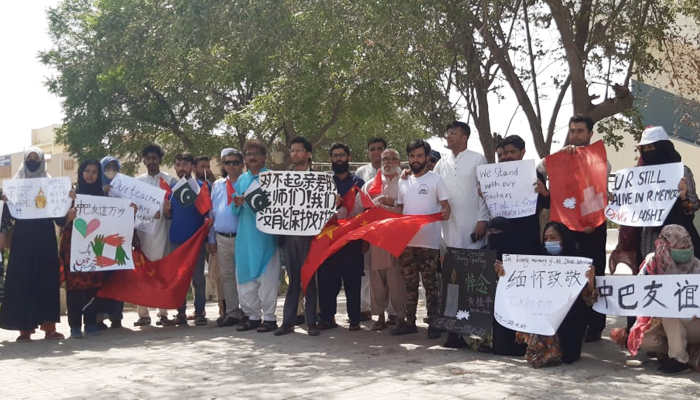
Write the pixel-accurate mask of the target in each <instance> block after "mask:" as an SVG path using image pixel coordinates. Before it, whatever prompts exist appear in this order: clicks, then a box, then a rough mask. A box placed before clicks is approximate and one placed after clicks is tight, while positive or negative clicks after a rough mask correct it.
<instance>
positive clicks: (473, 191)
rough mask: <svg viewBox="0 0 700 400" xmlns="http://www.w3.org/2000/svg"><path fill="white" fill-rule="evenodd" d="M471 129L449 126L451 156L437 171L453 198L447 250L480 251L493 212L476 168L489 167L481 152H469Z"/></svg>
mask: <svg viewBox="0 0 700 400" xmlns="http://www.w3.org/2000/svg"><path fill="white" fill-rule="evenodd" d="M470 132H471V130H470V129H469V125H467V124H465V123H464V122H460V121H455V122H453V123H452V124H450V125H449V126H448V127H447V133H446V134H445V139H446V140H447V148H448V149H450V150H451V152H450V153H448V154H446V155H445V156H443V157H442V158H441V159H440V161H438V163H437V165H435V170H434V172H436V173H437V174H438V175H440V176H441V177H442V179H443V180H444V182H445V185H446V186H447V190H448V191H449V197H450V198H451V199H453V202H452V207H453V209H452V213H451V215H450V219H449V220H447V221H445V222H443V224H442V238H443V240H444V241H445V244H446V245H447V247H457V248H462V249H480V248H482V247H484V244H485V243H484V235H485V233H486V225H487V223H488V220H489V209H488V207H487V206H486V203H485V202H484V199H483V198H482V197H481V196H479V191H478V189H477V188H478V180H477V174H476V167H477V166H479V165H482V164H487V162H486V158H484V156H482V155H481V154H479V153H475V152H473V151H471V150H467V140H468V139H469V134H470Z"/></svg>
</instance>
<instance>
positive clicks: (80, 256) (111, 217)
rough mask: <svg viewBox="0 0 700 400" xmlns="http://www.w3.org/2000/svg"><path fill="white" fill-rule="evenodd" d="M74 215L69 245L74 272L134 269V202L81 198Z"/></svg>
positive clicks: (89, 197)
mask: <svg viewBox="0 0 700 400" xmlns="http://www.w3.org/2000/svg"><path fill="white" fill-rule="evenodd" d="M75 214H76V215H75V220H74V221H73V232H72V236H71V242H70V250H71V251H70V270H71V271H73V272H93V271H112V270H117V269H134V260H133V256H132V254H131V240H132V238H133V235H134V209H133V208H131V201H129V200H126V199H113V198H109V197H101V196H85V195H80V194H79V195H77V196H76V199H75Z"/></svg>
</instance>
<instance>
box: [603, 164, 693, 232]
mask: <svg viewBox="0 0 700 400" xmlns="http://www.w3.org/2000/svg"><path fill="white" fill-rule="evenodd" d="M681 178H683V164H682V163H672V164H661V165H651V166H645V167H632V168H627V169H621V170H619V171H617V172H616V173H615V184H614V188H613V191H612V192H611V193H610V203H609V204H608V206H607V207H605V216H606V217H607V218H608V219H609V220H610V221H612V222H615V223H617V224H620V225H626V226H642V227H644V226H661V225H663V223H664V221H665V220H666V217H667V216H668V213H669V212H670V211H671V207H673V204H674V203H675V202H676V199H678V196H680V191H679V190H678V182H680V180H681Z"/></svg>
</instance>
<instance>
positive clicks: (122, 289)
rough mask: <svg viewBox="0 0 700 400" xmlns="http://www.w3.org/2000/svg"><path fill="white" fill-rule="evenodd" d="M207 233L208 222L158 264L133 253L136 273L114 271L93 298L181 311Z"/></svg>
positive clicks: (137, 251)
mask: <svg viewBox="0 0 700 400" xmlns="http://www.w3.org/2000/svg"><path fill="white" fill-rule="evenodd" d="M207 233H209V223H208V221H207V222H205V223H204V225H203V226H202V227H201V228H199V230H198V231H197V232H195V234H194V235H193V236H192V237H191V238H189V239H188V240H187V241H186V242H185V243H183V244H182V245H180V247H178V248H177V249H176V250H175V251H173V252H172V253H170V254H168V255H167V256H166V257H164V258H162V259H160V260H158V261H150V260H149V259H148V258H146V256H145V255H144V254H143V253H142V252H141V250H134V252H133V255H134V264H135V265H136V269H134V270H121V271H114V272H113V273H112V276H110V277H109V279H108V280H107V282H106V283H105V285H104V286H102V288H101V289H100V290H99V291H98V292H97V295H96V296H97V297H106V298H109V299H115V300H119V301H125V302H129V303H132V304H138V305H140V306H147V307H157V308H169V309H175V308H178V307H181V306H182V302H183V301H184V299H185V296H186V295H187V289H189V287H190V282H191V281H192V274H193V272H194V266H195V265H196V264H197V258H198V257H199V252H200V251H203V250H202V243H204V239H205V238H206V237H207Z"/></svg>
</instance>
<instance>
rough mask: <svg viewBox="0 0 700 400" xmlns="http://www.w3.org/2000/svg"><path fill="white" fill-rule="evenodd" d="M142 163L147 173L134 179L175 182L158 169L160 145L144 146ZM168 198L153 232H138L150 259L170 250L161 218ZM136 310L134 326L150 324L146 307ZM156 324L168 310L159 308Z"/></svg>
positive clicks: (157, 183)
mask: <svg viewBox="0 0 700 400" xmlns="http://www.w3.org/2000/svg"><path fill="white" fill-rule="evenodd" d="M141 155H142V156H143V163H144V164H145V165H146V169H147V170H148V172H147V173H145V174H143V175H141V176H139V177H137V178H136V179H138V180H140V181H142V182H146V183H148V184H149V185H151V186H155V187H163V185H167V186H172V185H174V184H175V182H177V181H176V180H175V178H173V177H172V176H170V175H169V174H168V173H167V172H161V171H160V164H161V163H162V162H163V149H161V148H160V146H158V145H155V144H152V145H148V146H146V147H145V148H144V149H143V151H142V152H141ZM170 207H171V204H170V200H169V199H166V200H165V203H164V204H163V210H162V212H161V211H159V212H158V213H156V227H155V230H154V231H153V233H146V232H139V233H138V236H139V240H140V241H141V251H143V254H145V255H146V257H148V259H149V260H151V261H156V260H160V259H161V258H163V257H165V256H166V255H167V254H168V251H169V250H170V243H169V240H168V235H169V232H170V221H169V220H168V219H166V218H161V216H162V214H164V213H165V210H168V209H170ZM136 310H137V312H138V314H139V319H138V320H137V321H136V322H134V326H145V325H150V324H151V316H150V315H149V312H148V307H144V306H138V307H137V309H136ZM158 318H159V319H160V320H159V321H158V322H159V323H158V325H162V321H167V320H168V310H165V309H162V308H161V309H159V310H158Z"/></svg>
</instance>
